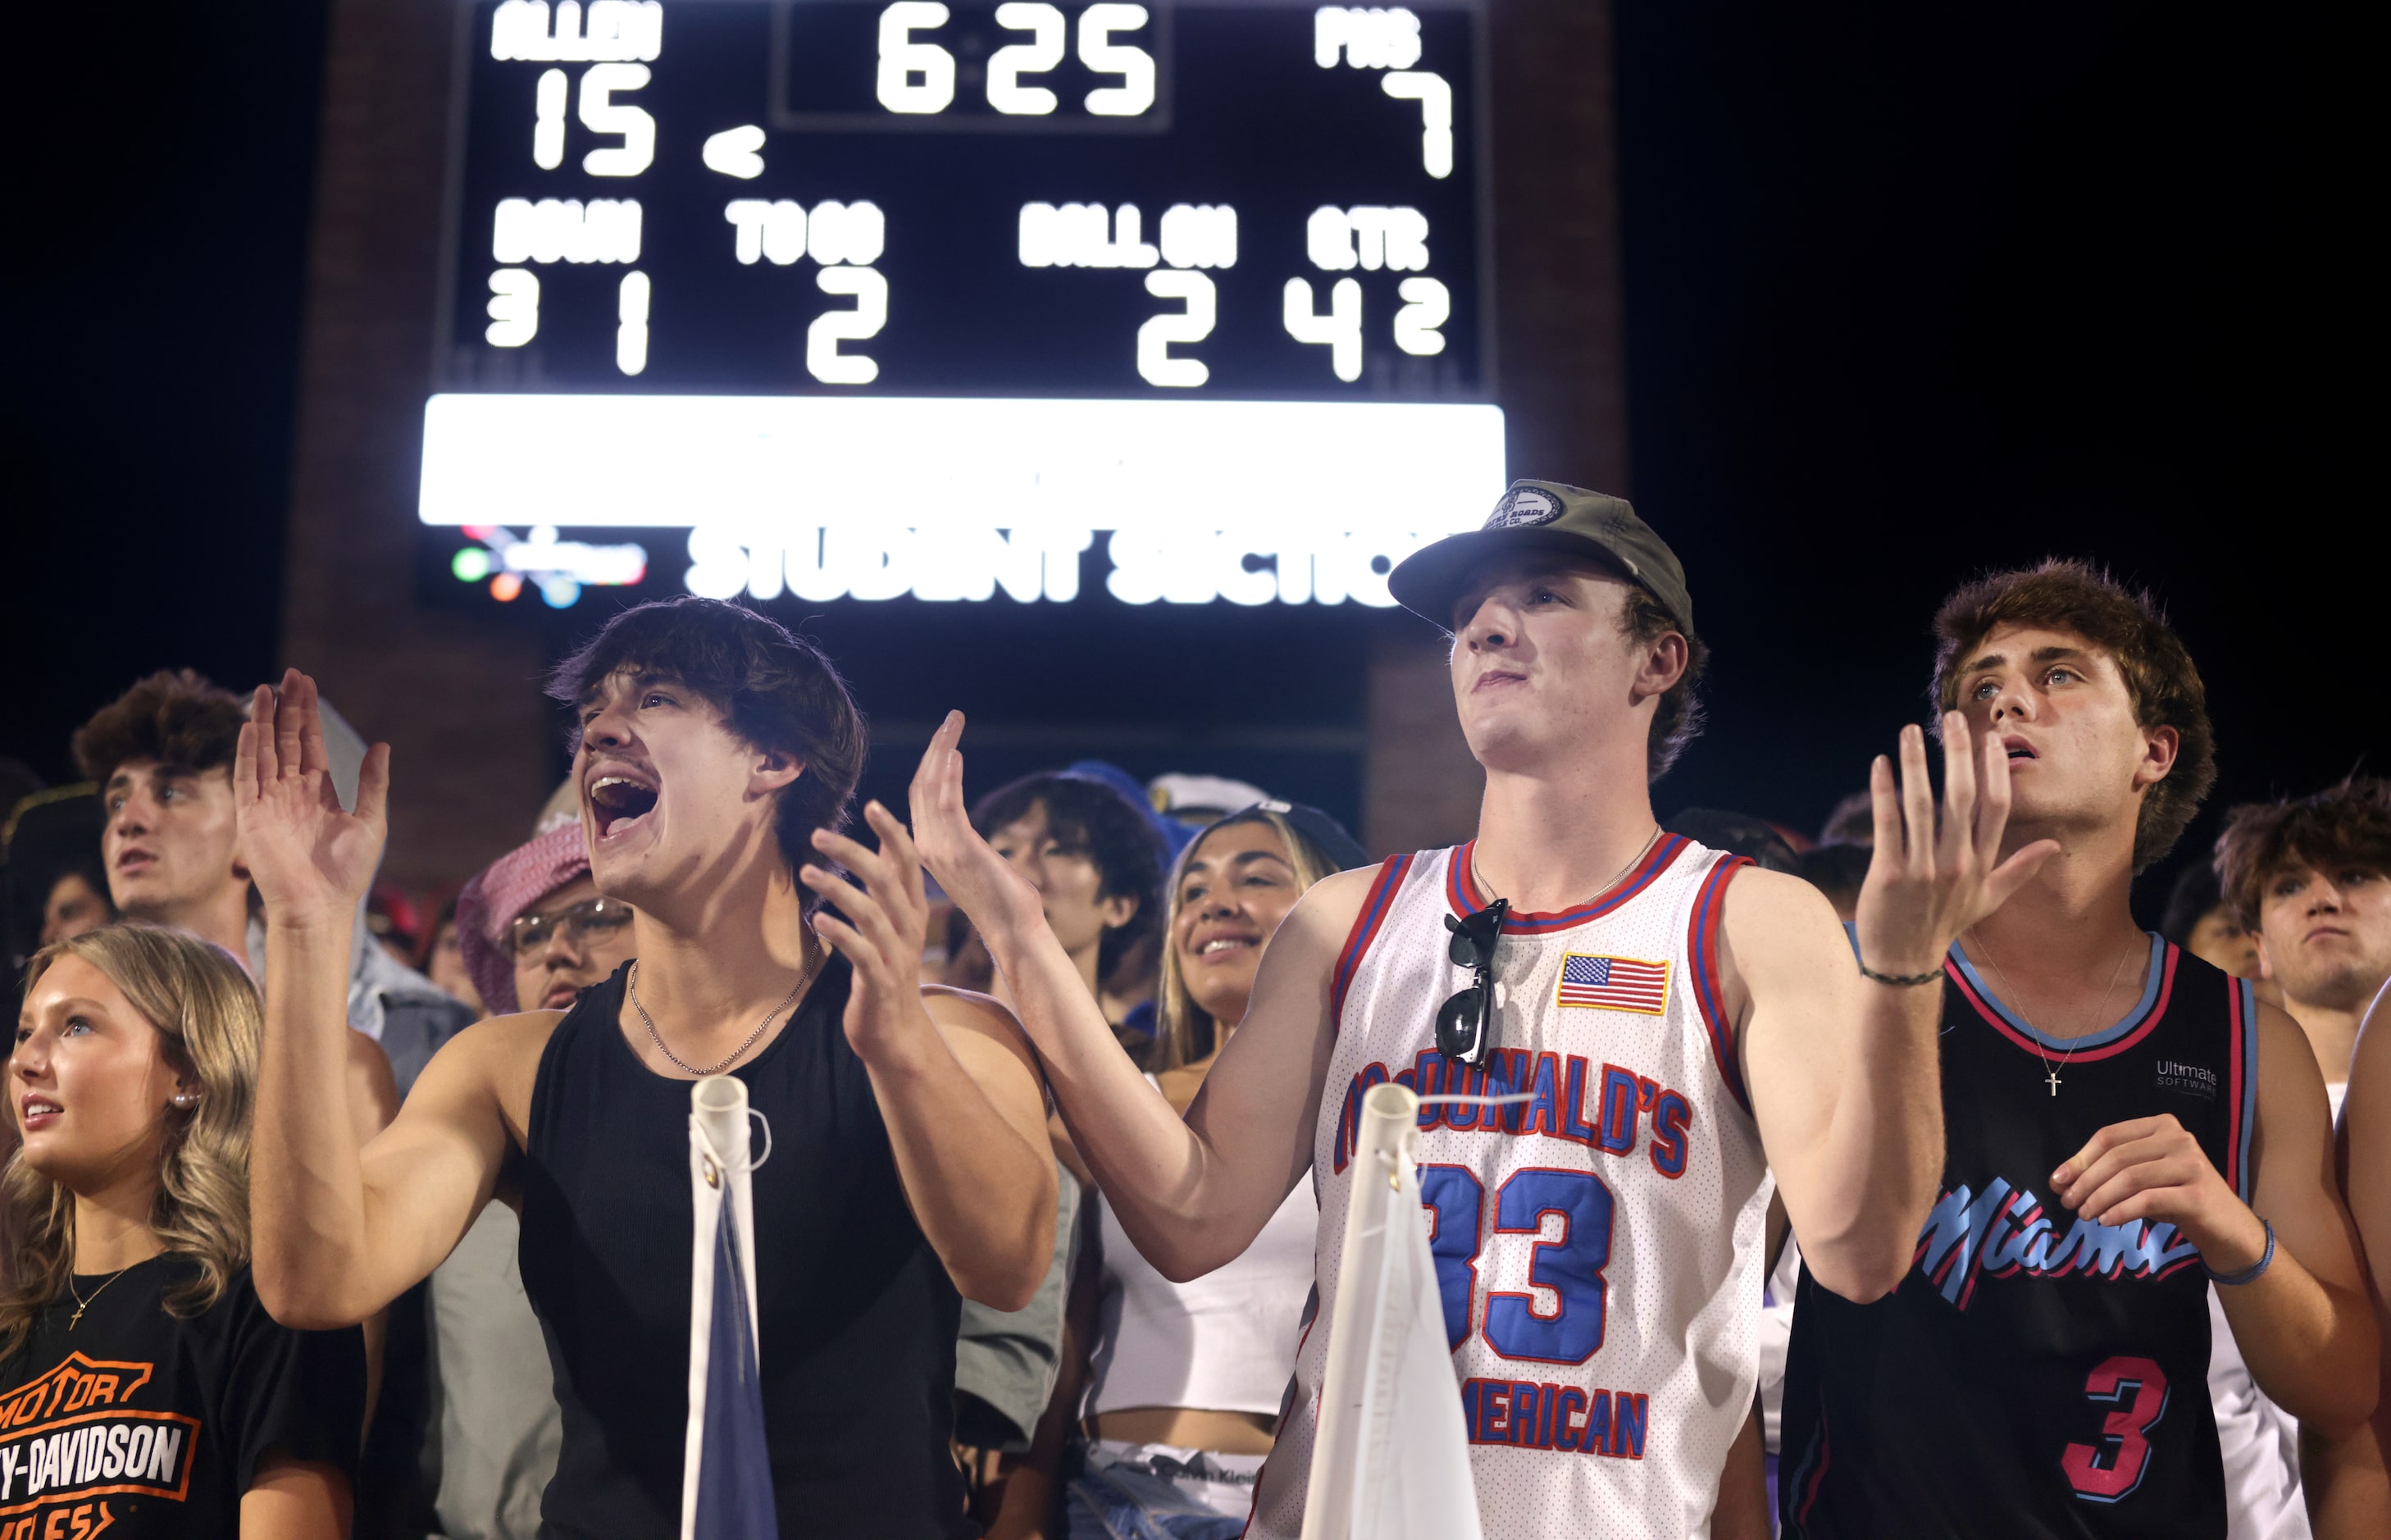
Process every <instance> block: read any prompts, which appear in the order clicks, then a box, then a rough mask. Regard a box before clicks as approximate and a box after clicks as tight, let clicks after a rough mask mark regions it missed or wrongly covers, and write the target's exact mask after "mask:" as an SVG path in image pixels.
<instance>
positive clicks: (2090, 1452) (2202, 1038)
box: [1777, 936, 2258, 1540]
mask: <svg viewBox="0 0 2391 1540" xmlns="http://www.w3.org/2000/svg"><path fill="white" fill-rule="evenodd" d="M1944 973H1945V979H1944V985H1943V990H1944V1001H1943V1038H1942V1060H1943V1127H1944V1137H1945V1156H1944V1171H1943V1191H1942V1196H1941V1197H1940V1198H1939V1200H1938V1201H1937V1202H1936V1203H1935V1205H1934V1209H1933V1211H1932V1214H1931V1215H1930V1216H1929V1217H1928V1219H1927V1222H1926V1228H1925V1231H1924V1233H1923V1234H1922V1235H1920V1236H1919V1244H1918V1251H1917V1255H1916V1258H1915V1260H1914V1261H1913V1262H1912V1264H1911V1267H1910V1270H1909V1273H1908V1274H1907V1275H1906V1276H1905V1277H1904V1278H1903V1279H1902V1281H1901V1286H1900V1287H1899V1288H1897V1289H1895V1290H1894V1291H1893V1293H1892V1294H1890V1295H1887V1296H1886V1297H1885V1298H1884V1299H1882V1300H1880V1301H1877V1302H1876V1303H1874V1304H1868V1305H1857V1304H1854V1303H1852V1302H1851V1301H1848V1300H1845V1299H1843V1298H1842V1297H1841V1296H1839V1295H1836V1294H1833V1293H1830V1292H1829V1291H1828V1290H1826V1289H1824V1288H1819V1287H1818V1285H1817V1284H1816V1281H1815V1280H1813V1279H1812V1278H1811V1276H1810V1275H1809V1273H1808V1271H1807V1270H1806V1269H1805V1270H1804V1271H1803V1275H1802V1284H1801V1291H1800V1293H1799V1295H1798V1296H1797V1297H1796V1302H1795V1306H1794V1311H1793V1342H1792V1346H1791V1349H1790V1352H1789V1355H1788V1359H1787V1363H1786V1378H1785V1422H1784V1455H1783V1464H1782V1465H1781V1466H1780V1467H1779V1476H1778V1488H1777V1502H1778V1507H1779V1509H1780V1515H1781V1517H1782V1519H1783V1532H1784V1534H1786V1535H1787V1536H1788V1540H1827V1537H1829V1536H1834V1537H1842V1536H1874V1535H1889V1534H1937V1535H1958V1536H1968V1537H1971V1540H1974V1537H1982V1540H2055V1537H2059V1536H2067V1537H2070V1540H2077V1537H2083V1540H2091V1537H2100V1540H2111V1537H2115V1540H2123V1537H2126V1536H2149V1537H2152V1540H2159V1537H2165V1540H2197V1537H2201V1536H2215V1537H2217V1540H2222V1537H2223V1535H2224V1534H2225V1472H2224V1467H2223V1464H2222V1461H2221V1460H2220V1458H2219V1456H2218V1454H2217V1422H2216V1417H2215V1415H2214V1412H2213V1411H2212V1409H2211V1406H2210V1403H2209V1398H2208V1347H2209V1342H2208V1278H2207V1275H2206V1273H2205V1272H2204V1270H2203V1268H2202V1266H2201V1261H2200V1255H2199V1253H2198V1252H2197V1251H2195V1250H2193V1249H2192V1247H2191V1243H2190V1242H2189V1241H2187V1240H2185V1239H2184V1238H2183V1237H2182V1236H2179V1235H2178V1234H2177V1233H2176V1230H2175V1226H2173V1225H2172V1224H2166V1223H2149V1222H2147V1221H2133V1222H2128V1223H2124V1224H2118V1225H2100V1224H2095V1223H2092V1222H2091V1221H2090V1220H2089V1219H2087V1218H2084V1217H2082V1216H2079V1215H2076V1214H2072V1213H2070V1212H2068V1210H2066V1209H2065V1208H2064V1207H2062V1206H2061V1204H2060V1203H2059V1201H2058V1200H2057V1199H2056V1198H2054V1197H2050V1196H2049V1192H2050V1173H2051V1171H2053V1170H2055V1169H2056V1168H2057V1167H2058V1165H2059V1163H2060V1162H2061V1161H2062V1160H2064V1159H2066V1158H2068V1157H2069V1156H2071V1155H2073V1154H2074V1153H2075V1152H2076V1151H2077V1150H2078V1149H2080V1148H2082V1147H2083V1145H2084V1143H2085V1141H2086V1140H2087V1139H2089V1138H2090V1137H2091V1136H2092V1135H2093V1134H2094V1133H2095V1132H2098V1131H2099V1130H2100V1129H2101V1128H2103V1127H2105V1126H2107V1125H2108V1124H2111V1123H2117V1122H2123V1121H2126V1119H2133V1118H2150V1117H2155V1116H2157V1115H2158V1114H2160V1113H2163V1112H2171V1113H2173V1114H2174V1115H2175V1117H2176V1119H2177V1121H2178V1122H2180V1123H2182V1124H2183V1126H2184V1127H2185V1128H2186V1129H2188V1130H2190V1131H2191V1133H2192V1135H2193V1137H2194V1138H2196V1139H2198V1140H2199V1142H2200V1146H2201V1148H2202V1149H2203V1150H2204V1151H2205V1152H2206V1153H2207V1156H2208V1158H2209V1159H2210V1161H2212V1162H2213V1163H2214V1164H2215V1165H2216V1167H2217V1172H2218V1174H2219V1175H2221V1176H2223V1177H2224V1179H2225V1181H2226V1183H2227V1184H2228V1185H2229V1186H2231V1187H2232V1188H2233V1189H2234V1190H2235V1191H2236V1192H2238V1193H2240V1194H2241V1195H2242V1198H2243V1200H2244V1201H2247V1200H2248V1198H2249V1196H2250V1181H2251V1172H2250V1132H2251V1126H2252V1123H2253V1121H2254V1120H2255V1109H2256V1106H2257V1093H2258V1081H2257V1068H2258V1067H2257V1052H2256V1045H2257V1027H2258V1018H2257V1007H2256V1004H2255V1001H2254V1000H2253V998H2252V996H2251V992H2250V986H2249V985H2248V984H2246V983H2243V982H2242V981H2241V980H2239V979H2234V978H2229V977H2226V976H2225V975H2224V974H2222V973H2220V972H2218V971H2217V969H2216V968H2213V967H2211V966H2210V965H2209V964H2206V963H2204V962H2202V961H2200V959H2198V958H2196V957H2193V956H2191V954H2190V953H2187V952H2181V951H2178V950H2177V949H2176V948H2174V947H2172V946H2169V945H2167V944H2166V943H2165V942H2164V941H2161V940H2160V939H2159V938H2157V937H2155V936H2154V937H2152V938H2151V965H2150V977H2149V982H2148V983H2147V984H2146V985H2145V986H2144V988H2143V991H2142V997H2141V1000H2140V1001H2139V1003H2137V1004H2136V1005H2135V1007H2134V1008H2133V1009H2132V1010H2131V1011H2129V1012H2127V1013H2126V1016H2125V1019H2123V1020H2122V1021H2119V1022H2118V1023H2116V1024H2115V1025H2114V1026H2113V1027H2111V1028H2109V1029H2106V1030H2104V1031H2099V1032H2095V1033H2092V1034H2091V1035H2089V1036H2087V1037H2083V1038H2078V1039H2076V1040H2074V1042H2072V1043H2071V1042H2060V1041H2055V1040H2052V1039H2049V1038H2044V1037H2042V1036H2041V1034H2039V1033H2037V1032H2036V1030H2035V1029H2033V1028H2032V1027H2030V1026H2028V1025H2027V1024H2026V1022H2025V1020H2024V1019H2023V1017H2022V1016H2019V1015H2018V1014H2017V1012H2016V1010H2015V1008H2014V1007H2013V1006H2010V1005H2008V1004H2005V1003H2003V1002H2001V1001H2000V1000H1999V999H1998V998H1997V997H1996V996H1995V994H1994V992H1993V990H1992V989H1991V988H1989V987H1988V985H1987V980H1986V976H1985V975H1984V974H1980V973H1979V972H1978V971H1977V969H1976V967H1975V965H1974V964H1972V963H1971V961H1970V960H1969V959H1968V957H1967V955H1966V954H1965V953H1964V952H1963V951H1960V949H1958V947H1954V948H1953V949H1952V951H1951V956H1950V958H1949V960H1948V962H1947V963H1946V964H1945V970H1944ZM1992 977H1994V978H1995V979H1996V980H1997V977H1998V976H1997V975H1994V976H1992ZM2054 1074H2055V1075H2056V1076H2057V1077H2058V1079H2059V1088H2058V1091H2057V1093H2056V1094H2053V1092H2052V1088H2051V1084H2050V1077H2051V1076H2052V1075H2054Z"/></svg>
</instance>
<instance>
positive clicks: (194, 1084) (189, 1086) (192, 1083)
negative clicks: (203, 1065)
mask: <svg viewBox="0 0 2391 1540" xmlns="http://www.w3.org/2000/svg"><path fill="white" fill-rule="evenodd" d="M205 1093H206V1088H205V1087H204V1086H203V1085H201V1084H200V1072H199V1071H198V1070H196V1069H192V1068H179V1069H176V1070H175V1071H174V1094H173V1095H171V1096H169V1097H168V1098H167V1099H166V1100H167V1106H170V1107H171V1108H172V1109H173V1110H174V1111H176V1112H196V1111H198V1110H199V1107H200V1097H201V1096H202V1095H203V1094H205Z"/></svg>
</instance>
